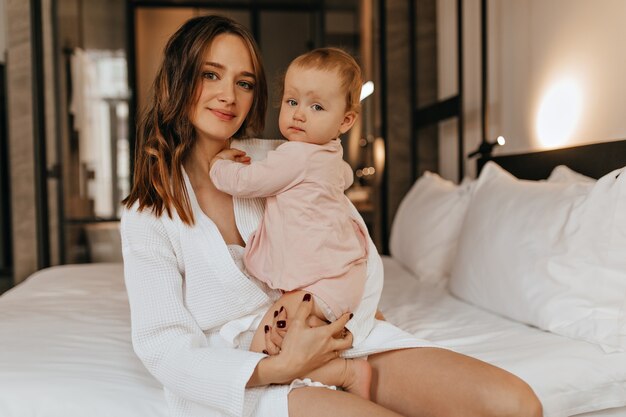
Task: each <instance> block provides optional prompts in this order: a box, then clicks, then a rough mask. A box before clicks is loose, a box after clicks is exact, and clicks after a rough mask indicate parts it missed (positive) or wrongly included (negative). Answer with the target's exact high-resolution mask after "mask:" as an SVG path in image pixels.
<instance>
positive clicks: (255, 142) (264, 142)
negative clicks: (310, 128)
mask: <svg viewBox="0 0 626 417" xmlns="http://www.w3.org/2000/svg"><path fill="white" fill-rule="evenodd" d="M285 142H286V140H284V139H259V138H249V139H234V140H233V142H232V143H231V147H233V148H236V149H241V150H242V151H245V152H246V153H247V154H248V156H250V157H251V158H252V160H258V159H263V158H265V155H266V154H267V153H268V152H269V151H273V150H274V149H276V148H278V146H280V145H281V144H283V143H285Z"/></svg>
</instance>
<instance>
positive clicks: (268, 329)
mask: <svg viewBox="0 0 626 417" xmlns="http://www.w3.org/2000/svg"><path fill="white" fill-rule="evenodd" d="M269 331H270V326H268V325H267V324H266V325H265V333H267V332H269Z"/></svg>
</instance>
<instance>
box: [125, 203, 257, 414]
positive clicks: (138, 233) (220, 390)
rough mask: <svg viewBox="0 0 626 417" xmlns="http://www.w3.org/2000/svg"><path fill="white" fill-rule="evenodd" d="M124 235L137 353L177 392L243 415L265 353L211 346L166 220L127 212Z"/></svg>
mask: <svg viewBox="0 0 626 417" xmlns="http://www.w3.org/2000/svg"><path fill="white" fill-rule="evenodd" d="M121 234H122V244H123V254H124V275H125V280H126V288H127V293H128V298H129V303H130V309H131V322H132V339H133V348H134V350H135V353H136V354H137V356H138V357H139V358H140V359H141V360H142V362H143V363H144V365H145V366H146V368H147V369H148V371H149V372H150V373H151V374H152V375H153V376H154V377H155V378H156V379H157V380H158V381H159V382H161V384H163V386H165V387H166V388H167V389H168V390H170V391H171V392H173V393H174V394H175V395H177V396H179V397H182V398H184V399H186V400H189V401H193V402H195V403H198V404H204V405H206V406H210V407H212V408H214V409H216V410H220V411H221V412H222V413H225V414H229V415H242V413H243V410H244V398H245V385H246V383H247V382H248V379H249V378H250V375H252V373H253V372H254V369H255V368H256V366H257V363H258V362H259V361H260V360H261V359H262V358H263V357H264V356H265V355H263V354H259V353H255V352H249V351H245V350H238V349H225V348H213V347H210V346H208V343H207V339H206V336H205V334H204V333H203V332H202V329H200V328H199V326H198V324H197V322H196V320H195V319H194V317H193V316H192V315H191V313H190V312H189V310H188V309H187V308H186V306H185V304H184V301H183V300H184V297H183V279H182V276H181V273H180V271H179V269H178V261H177V259H176V255H175V253H174V249H173V247H172V242H171V240H170V238H169V237H168V236H167V233H166V230H165V228H164V226H163V224H162V223H161V221H160V219H157V218H155V217H154V216H153V215H151V214H150V213H147V212H143V213H139V212H136V211H134V210H127V211H125V212H124V215H123V216H122V223H121Z"/></svg>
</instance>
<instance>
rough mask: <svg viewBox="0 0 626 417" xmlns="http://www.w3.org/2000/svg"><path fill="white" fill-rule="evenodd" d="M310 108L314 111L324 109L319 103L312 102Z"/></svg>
mask: <svg viewBox="0 0 626 417" xmlns="http://www.w3.org/2000/svg"><path fill="white" fill-rule="evenodd" d="M311 108H312V109H313V110H315V111H322V110H324V108H323V107H322V106H320V105H319V104H314V105H312V106H311Z"/></svg>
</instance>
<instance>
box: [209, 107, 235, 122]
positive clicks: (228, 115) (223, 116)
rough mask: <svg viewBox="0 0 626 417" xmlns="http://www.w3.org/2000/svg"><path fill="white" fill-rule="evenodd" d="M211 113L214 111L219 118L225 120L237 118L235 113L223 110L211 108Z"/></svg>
mask: <svg viewBox="0 0 626 417" xmlns="http://www.w3.org/2000/svg"><path fill="white" fill-rule="evenodd" d="M211 113H213V114H214V115H215V116H216V117H217V118H218V119H220V120H224V121H230V120H233V119H234V118H235V115H234V114H233V113H230V112H223V111H220V110H216V109H211Z"/></svg>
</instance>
